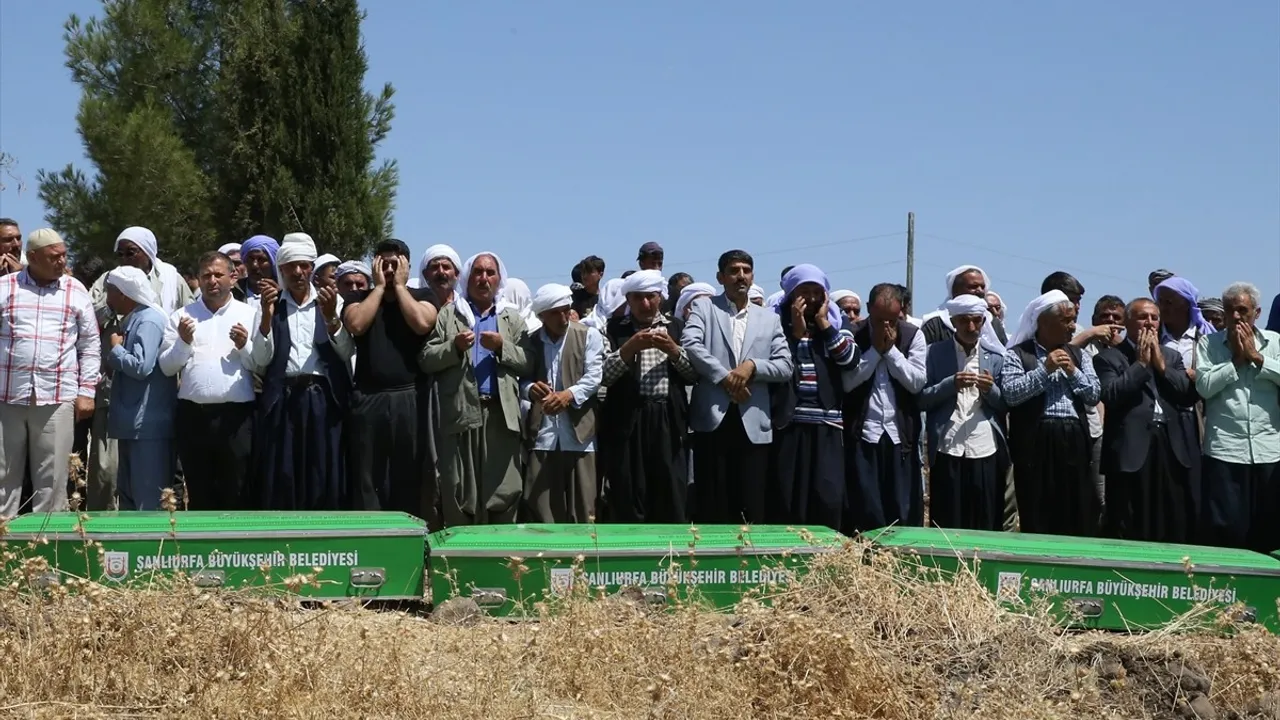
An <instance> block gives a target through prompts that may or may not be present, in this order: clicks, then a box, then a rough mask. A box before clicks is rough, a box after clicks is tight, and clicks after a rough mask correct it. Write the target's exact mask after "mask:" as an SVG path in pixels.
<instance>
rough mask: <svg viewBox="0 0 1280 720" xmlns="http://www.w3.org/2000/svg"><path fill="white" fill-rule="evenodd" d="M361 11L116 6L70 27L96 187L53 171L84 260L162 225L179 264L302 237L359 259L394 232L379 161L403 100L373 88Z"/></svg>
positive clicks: (384, 168)
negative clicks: (125, 232) (236, 245)
mask: <svg viewBox="0 0 1280 720" xmlns="http://www.w3.org/2000/svg"><path fill="white" fill-rule="evenodd" d="M363 17H364V16H363V13H362V12H361V11H360V9H359V7H358V4H357V2H356V0H105V2H104V12H103V14H102V17H101V18H92V19H89V20H88V21H81V20H80V19H79V18H77V17H75V16H72V17H71V19H70V20H68V22H67V24H66V34H65V37H66V43H67V47H66V53H67V67H68V68H69V69H70V70H71V74H72V78H73V80H74V81H75V82H76V83H77V84H78V85H80V87H81V100H80V108H79V112H78V115H77V122H78V126H79V131H80V136H81V138H82V140H83V142H84V146H85V151H86V155H87V156H88V158H89V160H90V162H91V163H92V164H93V166H94V168H95V170H96V172H95V173H94V176H93V177H92V178H90V177H88V176H86V174H85V173H84V171H82V170H80V169H77V168H75V167H73V166H72V165H68V166H67V167H65V168H63V169H62V170H59V171H56V172H48V171H41V172H40V173H39V175H38V178H39V182H40V198H41V200H42V201H43V202H44V203H45V205H46V207H48V208H49V214H48V218H47V219H48V220H49V222H50V223H51V224H52V225H53V226H54V227H56V228H58V229H59V230H60V231H62V232H63V234H64V236H65V237H66V238H67V241H68V243H69V244H70V246H71V251H72V252H73V253H75V254H96V255H103V254H106V253H109V252H110V251H111V247H112V245H113V243H114V241H115V238H116V235H118V234H119V231H120V230H121V229H123V228H125V227H127V226H129V225H145V226H146V227H149V228H151V229H152V230H153V231H154V232H155V233H156V237H157V238H158V239H159V241H160V251H161V254H162V255H163V256H165V257H166V259H168V260H170V261H171V262H175V263H178V264H179V265H180V266H182V265H185V264H188V263H190V262H191V261H192V260H193V259H194V258H195V257H196V256H198V255H199V254H200V253H202V252H205V251H207V250H209V249H211V248H215V247H217V246H218V245H221V244H222V243H226V242H239V241H242V240H243V239H244V238H246V237H248V236H250V235H253V234H256V233H260V232H261V233H267V234H269V235H273V236H276V237H280V236H281V235H283V234H284V233H287V232H291V231H294V230H303V231H306V232H308V233H310V234H311V236H312V237H314V238H315V239H316V244H317V245H318V246H319V247H320V248H321V251H322V252H331V253H334V254H336V255H338V256H339V257H360V256H363V255H364V254H365V253H367V251H368V250H369V249H370V248H371V247H372V246H373V245H374V244H375V243H377V242H378V241H379V240H381V239H382V238H384V237H386V236H387V235H388V234H389V233H390V232H391V211H392V209H393V207H394V201H395V190H396V185H397V181H398V174H397V170H396V166H395V163H394V162H390V161H388V162H385V163H382V164H381V165H378V164H377V161H376V157H375V150H376V148H377V146H378V144H379V143H380V142H382V140H383V139H385V138H386V136H387V134H388V132H390V129H391V120H392V118H393V116H394V106H393V105H392V103H391V98H392V95H393V93H394V90H393V89H392V87H391V86H390V84H387V85H385V86H384V87H383V88H382V90H381V92H380V93H379V94H378V95H377V96H376V97H375V96H373V95H372V94H370V93H368V92H366V91H365V89H364V76H365V72H366V70H367V68H368V61H367V58H366V56H365V54H364V49H363V47H362V45H361V40H360V23H361V21H362V20H363Z"/></svg>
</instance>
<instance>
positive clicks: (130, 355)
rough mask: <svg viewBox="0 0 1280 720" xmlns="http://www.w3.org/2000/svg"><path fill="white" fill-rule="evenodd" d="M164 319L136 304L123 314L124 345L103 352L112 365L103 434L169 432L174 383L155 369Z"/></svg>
mask: <svg viewBox="0 0 1280 720" xmlns="http://www.w3.org/2000/svg"><path fill="white" fill-rule="evenodd" d="M167 323H168V319H167V318H166V317H165V316H164V313H162V312H160V311H159V310H156V309H155V308H152V307H146V306H141V307H139V308H137V309H136V310H134V311H133V312H131V313H129V315H128V316H127V317H125V319H124V323H123V325H122V326H121V328H120V332H121V333H122V334H123V335H124V344H122V345H117V346H115V347H113V348H111V350H110V352H107V353H106V357H105V361H106V366H107V367H108V368H110V369H111V372H112V382H111V404H110V406H109V407H108V409H107V436H108V437H111V438H115V439H117V440H167V439H170V438H172V437H173V423H174V413H175V411H176V409H177V405H178V382H177V379H176V378H173V377H169V376H168V375H165V374H164V371H163V370H161V369H160V364H159V363H158V362H157V360H158V359H159V357H160V351H161V349H162V346H163V345H164V332H165V326H166V325H167Z"/></svg>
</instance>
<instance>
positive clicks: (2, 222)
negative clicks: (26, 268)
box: [0, 218, 22, 276]
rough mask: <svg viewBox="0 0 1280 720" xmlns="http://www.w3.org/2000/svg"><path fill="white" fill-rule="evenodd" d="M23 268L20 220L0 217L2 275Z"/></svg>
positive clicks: (0, 271)
mask: <svg viewBox="0 0 1280 720" xmlns="http://www.w3.org/2000/svg"><path fill="white" fill-rule="evenodd" d="M21 269H22V231H21V230H20V229H19V228H18V221H17V220H11V219H9V218H0V276H4V275H8V274H9V273H15V272H18V271H19V270H21Z"/></svg>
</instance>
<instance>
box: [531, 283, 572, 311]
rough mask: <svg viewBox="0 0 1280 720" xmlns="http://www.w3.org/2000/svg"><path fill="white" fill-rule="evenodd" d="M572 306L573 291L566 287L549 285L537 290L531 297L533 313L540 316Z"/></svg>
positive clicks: (554, 284)
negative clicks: (549, 311)
mask: <svg viewBox="0 0 1280 720" xmlns="http://www.w3.org/2000/svg"><path fill="white" fill-rule="evenodd" d="M572 304H573V290H570V289H569V286H568V285H558V284H556V283H551V284H549V285H543V286H542V287H540V288H538V292H537V293H535V294H534V296H533V313H534V314H535V315H541V314H542V313H544V312H546V311H548V310H555V309H556V308H562V307H569V306H570V305H572Z"/></svg>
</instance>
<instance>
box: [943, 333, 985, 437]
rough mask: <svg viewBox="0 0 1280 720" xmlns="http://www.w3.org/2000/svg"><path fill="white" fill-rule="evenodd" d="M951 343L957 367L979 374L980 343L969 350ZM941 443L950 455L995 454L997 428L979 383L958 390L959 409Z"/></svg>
mask: <svg viewBox="0 0 1280 720" xmlns="http://www.w3.org/2000/svg"><path fill="white" fill-rule="evenodd" d="M951 342H952V344H954V345H955V346H956V367H958V368H960V369H961V371H963V372H967V373H973V374H974V375H977V374H978V372H979V365H980V363H979V360H980V359H981V357H982V356H981V353H980V352H979V348H978V346H977V345H975V346H973V349H972V350H967V351H966V350H965V349H964V346H963V345H961V344H960V343H958V342H955V341H954V340H952V341H951ZM938 445H939V447H938V449H939V450H941V451H942V452H943V453H944V454H946V455H950V456H951V457H960V458H985V457H991V456H992V455H995V454H996V435H995V430H994V429H992V425H991V418H990V417H988V416H987V410H986V408H985V407H983V405H982V393H981V392H979V391H978V388H977V386H970V387H966V388H960V389H958V390H956V409H955V410H953V411H952V412H951V422H950V423H949V424H948V425H947V431H946V432H945V433H943V435H942V440H941V442H939V443H938Z"/></svg>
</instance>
